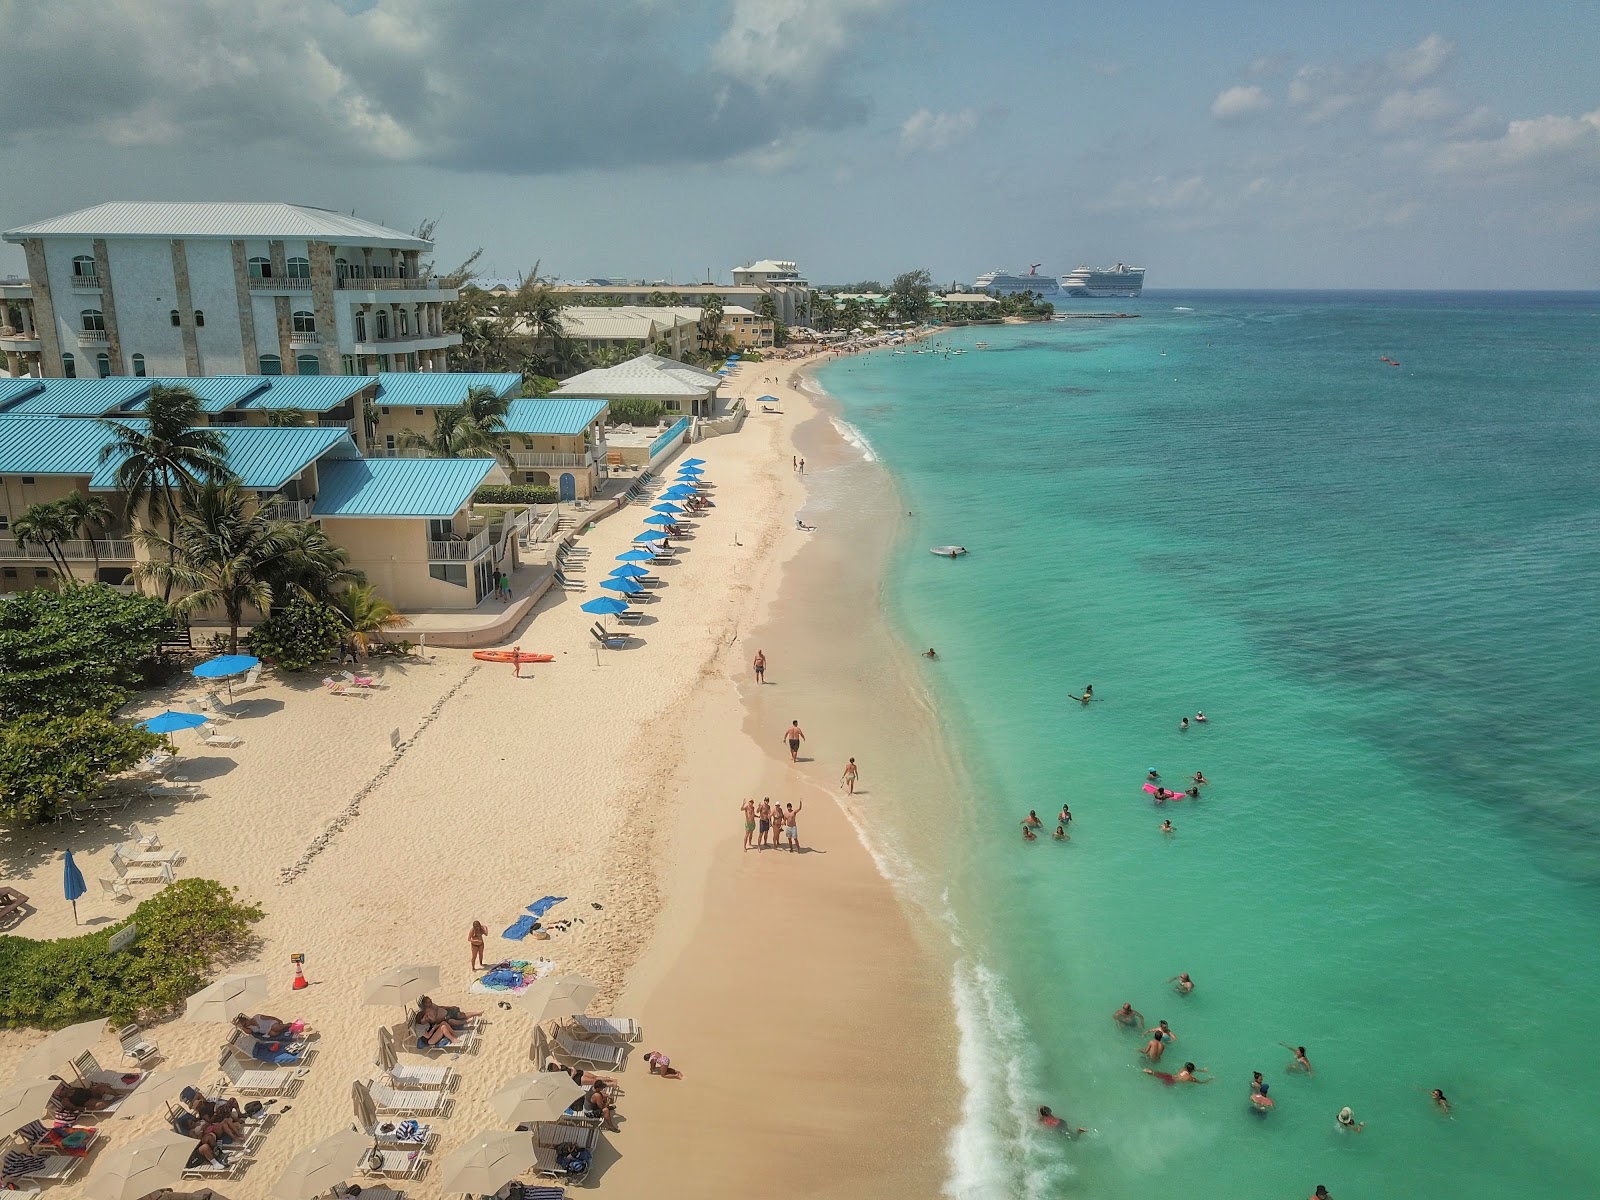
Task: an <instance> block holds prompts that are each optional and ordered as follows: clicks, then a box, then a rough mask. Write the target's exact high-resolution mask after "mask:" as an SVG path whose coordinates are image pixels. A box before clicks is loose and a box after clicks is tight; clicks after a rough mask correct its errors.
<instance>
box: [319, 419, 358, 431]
mask: <svg viewBox="0 0 1600 1200" xmlns="http://www.w3.org/2000/svg"><path fill="white" fill-rule="evenodd" d="M352 420H353V419H352V418H350V417H318V418H317V424H318V425H321V426H322V427H323V428H324V429H348V430H349V431H350V432H351V433H352V434H354V433H355V431H356V430H355V426H354V424H352Z"/></svg>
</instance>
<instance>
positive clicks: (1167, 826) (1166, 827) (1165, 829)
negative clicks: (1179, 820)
mask: <svg viewBox="0 0 1600 1200" xmlns="http://www.w3.org/2000/svg"><path fill="white" fill-rule="evenodd" d="M1161 832H1162V833H1177V832H1178V831H1177V830H1176V829H1174V828H1173V827H1172V822H1171V821H1163V822H1161Z"/></svg>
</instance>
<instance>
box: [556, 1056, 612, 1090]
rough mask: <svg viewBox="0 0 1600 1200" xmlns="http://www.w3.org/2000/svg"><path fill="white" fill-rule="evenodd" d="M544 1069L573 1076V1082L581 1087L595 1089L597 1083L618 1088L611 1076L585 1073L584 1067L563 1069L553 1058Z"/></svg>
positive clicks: (590, 1072)
mask: <svg viewBox="0 0 1600 1200" xmlns="http://www.w3.org/2000/svg"><path fill="white" fill-rule="evenodd" d="M544 1069H545V1070H546V1071H562V1072H564V1073H566V1074H568V1075H571V1076H572V1082H573V1083H575V1084H577V1085H578V1086H579V1087H585V1088H587V1087H593V1086H594V1085H595V1084H597V1083H598V1084H599V1085H600V1086H601V1087H608V1088H609V1087H616V1086H617V1081H616V1080H615V1079H612V1078H611V1077H610V1076H609V1075H596V1074H595V1073H594V1072H593V1071H585V1070H584V1069H583V1068H582V1067H563V1066H562V1065H561V1064H560V1063H558V1062H557V1061H556V1060H555V1059H553V1058H552V1059H551V1060H550V1061H549V1062H547V1063H545V1065H544Z"/></svg>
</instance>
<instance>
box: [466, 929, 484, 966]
mask: <svg viewBox="0 0 1600 1200" xmlns="http://www.w3.org/2000/svg"><path fill="white" fill-rule="evenodd" d="M488 933H489V930H488V927H487V926H485V925H484V923H483V922H482V921H474V922H473V923H472V928H471V929H469V930H468V931H467V945H468V946H470V947H472V965H471V966H470V967H468V968H467V970H469V971H481V970H482V969H483V939H484V938H485V937H486V936H487V935H488Z"/></svg>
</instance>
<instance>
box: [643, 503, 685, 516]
mask: <svg viewBox="0 0 1600 1200" xmlns="http://www.w3.org/2000/svg"><path fill="white" fill-rule="evenodd" d="M650 511H651V512H654V513H672V514H674V515H676V514H678V513H681V512H682V511H683V508H682V507H681V506H680V505H677V504H674V503H672V501H670V500H663V501H662V502H661V503H660V504H652V505H651V506H650Z"/></svg>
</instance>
